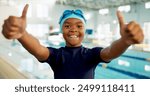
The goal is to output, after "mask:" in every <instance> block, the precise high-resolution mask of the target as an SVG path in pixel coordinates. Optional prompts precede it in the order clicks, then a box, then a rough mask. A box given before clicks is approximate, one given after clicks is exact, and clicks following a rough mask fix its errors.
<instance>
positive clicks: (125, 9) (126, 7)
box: [118, 5, 131, 12]
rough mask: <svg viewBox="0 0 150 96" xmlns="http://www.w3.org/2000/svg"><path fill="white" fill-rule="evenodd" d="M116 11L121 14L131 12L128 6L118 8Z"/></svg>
mask: <svg viewBox="0 0 150 96" xmlns="http://www.w3.org/2000/svg"><path fill="white" fill-rule="evenodd" d="M118 10H119V11H121V12H129V11H130V10H131V7H130V5H125V6H120V7H118Z"/></svg>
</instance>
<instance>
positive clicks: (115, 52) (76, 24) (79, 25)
mask: <svg viewBox="0 0 150 96" xmlns="http://www.w3.org/2000/svg"><path fill="white" fill-rule="evenodd" d="M27 9H28V4H27V5H26V6H25V7H24V9H23V12H22V16H20V17H16V16H10V17H9V18H8V19H6V20H5V22H4V24H3V30H2V34H3V35H4V37H6V38H7V39H17V40H18V41H19V42H20V43H21V44H22V45H23V47H24V48H26V50H27V51H28V52H30V53H31V54H32V55H34V56H35V57H36V58H37V59H38V60H40V61H43V60H46V59H47V58H48V57H49V55H51V52H50V51H49V50H48V48H46V47H45V46H42V45H41V44H40V43H39V41H38V40H37V39H36V38H35V37H33V36H32V35H30V34H29V33H28V32H27V31H26V14H27ZM117 17H118V21H119V25H120V35H121V38H120V39H118V40H116V41H114V42H113V43H112V44H111V45H110V46H108V47H106V48H104V49H102V51H101V52H100V53H99V54H100V58H102V59H103V60H104V61H110V60H112V59H114V58H117V57H118V56H120V55H121V54H122V53H123V52H125V50H126V49H127V48H128V47H129V46H130V45H132V44H140V43H141V42H142V41H143V39H144V35H143V30H142V28H141V27H140V25H139V24H138V23H136V22H135V21H131V22H129V23H128V24H125V21H124V18H123V15H122V14H121V12H119V11H117ZM62 31H63V37H64V39H65V41H66V46H68V47H78V46H81V42H82V40H83V38H84V32H85V26H84V24H83V22H81V21H80V20H79V19H75V18H70V19H67V20H66V21H65V23H64V24H63V27H62ZM39 50H40V51H39Z"/></svg>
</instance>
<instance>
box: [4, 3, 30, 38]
mask: <svg viewBox="0 0 150 96" xmlns="http://www.w3.org/2000/svg"><path fill="white" fill-rule="evenodd" d="M27 10H28V4H26V6H25V7H24V9H23V12H22V16H20V17H16V16H9V17H8V19H6V20H5V21H4V24H3V30H2V34H3V35H4V36H5V37H6V38H7V39H19V38H21V37H22V36H23V34H24V33H25V29H26V14H27Z"/></svg>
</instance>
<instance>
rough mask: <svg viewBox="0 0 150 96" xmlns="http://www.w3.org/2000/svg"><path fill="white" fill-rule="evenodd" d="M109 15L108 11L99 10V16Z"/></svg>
mask: <svg viewBox="0 0 150 96" xmlns="http://www.w3.org/2000/svg"><path fill="white" fill-rule="evenodd" d="M108 13H109V9H100V10H99V14H101V15H107V14H108Z"/></svg>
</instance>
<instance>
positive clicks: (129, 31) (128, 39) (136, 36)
mask: <svg viewBox="0 0 150 96" xmlns="http://www.w3.org/2000/svg"><path fill="white" fill-rule="evenodd" d="M117 17H118V21H119V24H120V34H121V38H122V40H124V42H125V43H126V44H127V45H131V44H139V43H141V42H142V41H143V39H144V34H143V30H142V28H141V27H140V25H139V24H137V23H136V22H135V21H131V22H129V23H128V24H125V22H124V18H123V15H122V14H121V12H120V11H117Z"/></svg>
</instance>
